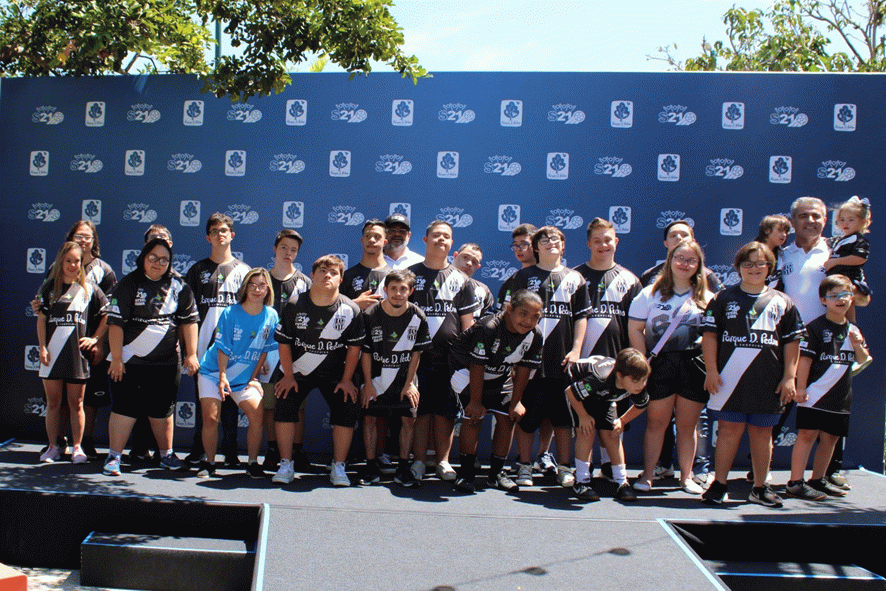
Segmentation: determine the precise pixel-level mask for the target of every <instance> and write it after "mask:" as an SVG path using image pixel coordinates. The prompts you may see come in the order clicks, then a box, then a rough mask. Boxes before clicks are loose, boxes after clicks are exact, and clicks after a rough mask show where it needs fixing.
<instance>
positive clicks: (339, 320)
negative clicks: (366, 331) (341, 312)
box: [332, 316, 347, 332]
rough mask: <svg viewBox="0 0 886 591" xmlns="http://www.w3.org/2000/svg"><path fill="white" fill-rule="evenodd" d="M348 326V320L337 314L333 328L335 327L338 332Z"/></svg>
mask: <svg viewBox="0 0 886 591" xmlns="http://www.w3.org/2000/svg"><path fill="white" fill-rule="evenodd" d="M346 326H347V320H346V319H345V317H344V316H336V317H335V320H333V321H332V328H334V329H335V330H337V331H338V332H341V331H343V330H344V329H345V327H346Z"/></svg>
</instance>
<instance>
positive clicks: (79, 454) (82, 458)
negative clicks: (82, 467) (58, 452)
mask: <svg viewBox="0 0 886 591" xmlns="http://www.w3.org/2000/svg"><path fill="white" fill-rule="evenodd" d="M87 461H89V458H88V457H86V453H85V452H84V451H83V448H82V447H81V446H79V445H75V446H74V453H72V454H71V463H72V464H85V463H86V462H87Z"/></svg>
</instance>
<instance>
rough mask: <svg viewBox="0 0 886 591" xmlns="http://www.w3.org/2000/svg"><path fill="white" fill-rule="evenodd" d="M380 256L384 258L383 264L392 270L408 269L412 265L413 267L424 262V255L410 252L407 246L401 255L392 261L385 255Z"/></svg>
mask: <svg viewBox="0 0 886 591" xmlns="http://www.w3.org/2000/svg"><path fill="white" fill-rule="evenodd" d="M382 256H383V257H384V258H385V262H386V263H387V264H388V266H389V267H390V268H392V269H408V268H409V267H411V266H412V265H415V264H416V263H421V262H424V260H425V257H424V255H421V254H418V253H417V252H415V251H413V250H410V249H409V247H408V246H407V247H406V249H405V250H404V251H403V254H402V255H401V256H400V258H398V259H392V258H391V257H389V256H388V255H386V254H382Z"/></svg>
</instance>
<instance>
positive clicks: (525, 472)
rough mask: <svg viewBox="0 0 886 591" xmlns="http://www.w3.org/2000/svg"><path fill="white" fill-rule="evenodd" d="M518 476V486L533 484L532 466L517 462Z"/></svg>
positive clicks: (516, 481)
mask: <svg viewBox="0 0 886 591" xmlns="http://www.w3.org/2000/svg"><path fill="white" fill-rule="evenodd" d="M517 466H518V467H517V478H515V479H514V482H515V483H516V484H517V486H532V466H530V465H529V464H517Z"/></svg>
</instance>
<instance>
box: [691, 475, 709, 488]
mask: <svg viewBox="0 0 886 591" xmlns="http://www.w3.org/2000/svg"><path fill="white" fill-rule="evenodd" d="M692 480H694V481H695V484H697V485H698V486H700V487H702V488H707V487H708V486H709V485H710V484H711V483H712V482H713V481H714V473H713V472H703V473H701V474H696V475H695V476H693V477H692Z"/></svg>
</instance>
